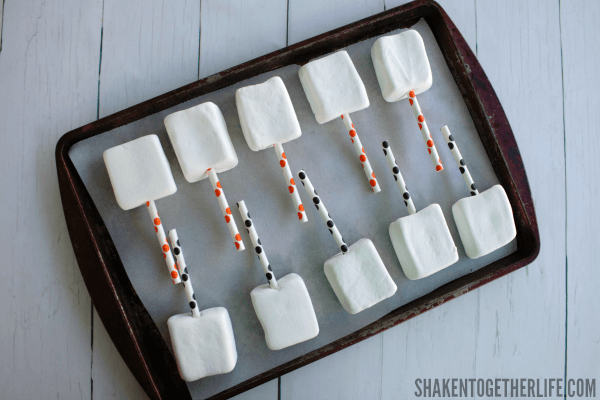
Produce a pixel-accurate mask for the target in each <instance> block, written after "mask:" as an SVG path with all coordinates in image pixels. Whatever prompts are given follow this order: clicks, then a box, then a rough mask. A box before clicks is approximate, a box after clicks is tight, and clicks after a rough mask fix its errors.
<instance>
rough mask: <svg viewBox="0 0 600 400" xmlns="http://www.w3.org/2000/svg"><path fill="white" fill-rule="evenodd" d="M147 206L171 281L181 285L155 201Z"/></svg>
mask: <svg viewBox="0 0 600 400" xmlns="http://www.w3.org/2000/svg"><path fill="white" fill-rule="evenodd" d="M146 206H147V207H148V212H149V213H150V218H151V219H152V223H153V224H154V230H155V231H156V236H157V237H158V244H159V245H160V248H161V250H162V253H163V257H164V258H165V262H166V263H167V268H168V269H169V275H170V276H171V279H173V283H180V282H181V279H180V278H179V273H178V272H177V268H176V266H175V260H174V259H173V254H172V253H171V248H170V247H169V243H168V242H167V236H166V235H165V230H164V229H163V225H162V222H161V220H160V217H159V215H158V211H157V210H156V204H154V201H147V202H146Z"/></svg>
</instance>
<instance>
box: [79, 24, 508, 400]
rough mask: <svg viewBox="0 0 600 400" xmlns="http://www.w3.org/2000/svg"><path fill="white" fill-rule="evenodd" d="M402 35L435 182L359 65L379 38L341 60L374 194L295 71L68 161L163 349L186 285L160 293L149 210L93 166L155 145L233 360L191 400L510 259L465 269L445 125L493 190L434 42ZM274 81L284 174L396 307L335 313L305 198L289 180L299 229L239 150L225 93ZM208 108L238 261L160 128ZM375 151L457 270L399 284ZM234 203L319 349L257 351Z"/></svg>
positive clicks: (415, 139)
mask: <svg viewBox="0 0 600 400" xmlns="http://www.w3.org/2000/svg"><path fill="white" fill-rule="evenodd" d="M413 29H416V30H417V31H419V32H420V33H421V35H422V36H423V39H424V41H425V46H426V49H427V54H428V56H429V61H430V63H431V68H432V73H433V86H432V87H431V89H429V90H428V91H426V92H425V93H423V94H421V95H419V96H418V99H419V103H420V105H421V108H422V111H423V114H424V116H425V117H426V118H427V121H428V125H429V129H430V130H431V133H432V136H433V139H434V141H435V143H436V145H437V147H438V152H439V153H440V157H441V160H442V163H443V165H444V167H445V170H444V171H443V172H440V173H438V172H435V168H434V165H433V163H432V161H431V159H430V156H429V154H428V153H427V150H426V147H425V144H424V143H423V139H422V137H421V133H420V132H419V130H418V127H417V124H416V121H415V118H414V116H413V114H412V110H411V107H410V105H409V104H408V101H407V100H403V101H400V102H397V103H387V102H385V101H384V99H383V97H382V96H381V92H380V89H379V85H378V83H377V79H376V76H375V71H374V69H373V65H372V61H371V55H370V48H371V46H372V44H373V43H374V42H375V40H376V39H377V38H372V39H369V40H366V41H363V42H359V43H356V44H354V45H352V46H349V47H347V48H346V49H345V50H346V51H348V53H349V54H350V57H351V58H352V60H353V62H354V65H355V66H356V68H357V70H358V73H359V74H360V76H361V78H362V79H363V82H364V84H365V86H366V88H367V92H368V94H369V100H370V102H371V106H370V107H369V108H367V109H365V110H362V111H359V112H356V113H353V114H351V117H352V120H353V123H354V126H355V127H356V129H357V132H358V135H359V137H360V138H361V141H362V143H363V146H364V148H365V151H366V154H367V156H368V157H369V159H370V162H371V165H372V167H373V169H374V171H375V173H376V174H377V177H378V179H379V184H380V186H381V188H382V191H381V192H380V193H378V194H373V193H372V192H371V189H370V187H369V185H368V183H367V180H366V177H365V175H364V172H363V171H362V167H361V165H360V163H359V162H358V160H357V158H356V153H355V152H354V148H353V145H352V143H351V142H350V138H349V136H348V133H347V132H346V129H345V127H344V124H343V122H342V120H341V119H337V120H334V121H331V122H329V123H326V124H324V125H319V124H318V123H317V122H316V121H315V118H314V115H313V114H312V111H311V110H310V106H309V104H308V101H307V100H306V97H305V95H304V92H303V90H302V87H301V84H300V80H299V78H298V69H299V66H296V65H292V66H288V67H285V68H282V69H279V70H277V71H272V72H269V73H266V74H262V75H260V76H257V77H254V78H252V79H248V80H246V81H244V82H241V83H238V84H236V85H233V86H230V87H227V88H225V89H222V90H219V91H217V92H213V93H210V94H207V95H205V96H201V97H199V98H196V99H194V100H192V101H189V102H186V103H183V104H180V105H178V106H176V107H173V108H171V109H169V110H166V111H162V112H159V113H156V114H154V115H151V116H149V117H146V118H144V119H142V120H139V121H136V122H134V123H131V124H129V125H126V126H122V127H120V128H117V129H115V130H113V131H110V132H107V133H104V134H102V135H99V136H95V137H92V138H90V139H87V140H84V141H82V142H79V143H77V144H76V145H75V146H73V148H72V149H71V150H70V152H69V155H70V157H71V159H72V160H73V163H74V165H75V167H76V168H77V170H78V172H79V174H80V175H81V178H82V180H83V182H84V184H85V185H86V188H87V189H88V191H89V193H90V195H91V197H92V199H93V200H94V202H95V204H96V206H97V208H98V210H99V212H100V214H101V215H102V218H103V219H104V222H105V224H106V226H107V228H108V230H109V232H110V234H111V236H112V238H113V241H114V242H115V245H116V247H117V250H118V252H119V255H120V256H121V259H122V261H123V264H124V266H125V269H126V271H127V273H128V275H129V278H130V280H131V281H132V283H133V286H134V287H135V289H136V291H137V293H138V295H139V296H140V298H141V300H142V301H143V303H144V305H145V306H146V308H147V309H148V312H149V313H150V315H151V316H152V318H153V319H154V321H155V322H156V324H157V325H158V327H159V329H160V331H161V333H162V334H163V337H164V338H165V340H166V341H167V343H168V344H169V346H170V338H169V334H168V329H167V324H166V321H167V319H168V318H169V317H170V316H171V315H174V314H178V313H187V312H189V307H188V306H187V301H186V297H185V294H184V291H183V287H182V286H181V285H176V286H175V285H173V284H171V280H170V278H169V275H168V271H167V268H166V266H165V263H164V259H163V257H162V256H161V251H160V248H159V247H158V245H157V243H156V235H155V233H154V231H153V229H152V223H151V222H150V220H149V216H148V211H147V210H146V207H143V206H142V207H138V208H137V209H134V210H131V211H123V210H122V209H121V208H119V206H118V205H117V203H116V200H115V197H114V194H113V191H112V188H111V185H110V181H109V178H108V174H107V172H106V168H105V166H104V163H103V160H102V153H103V151H104V150H106V149H108V148H110V147H113V146H116V145H119V144H122V143H125V142H127V141H130V140H133V139H135V138H138V137H141V136H144V135H149V134H156V135H158V137H159V138H160V140H161V143H162V145H163V147H164V149H165V153H166V155H167V158H168V159H169V162H170V164H171V169H172V171H173V176H174V178H175V181H176V184H177V188H178V191H177V193H176V194H174V195H172V196H169V197H167V198H164V199H161V200H158V201H156V204H157V207H158V210H159V213H160V215H161V219H162V221H163V224H164V225H165V230H168V229H173V228H176V229H177V232H178V234H179V238H180V241H181V244H182V249H183V251H184V252H185V253H184V254H185V257H186V262H187V264H188V270H189V272H190V276H191V278H192V280H193V283H194V289H195V292H196V297H197V299H198V303H199V306H200V308H201V309H206V308H210V307H216V306H223V307H226V308H227V309H228V311H229V314H230V316H231V320H232V324H233V330H234V334H235V339H236V345H237V351H238V363H237V366H236V368H235V369H234V371H233V372H231V373H229V374H225V375H219V376H214V377H209V378H205V379H201V380H199V381H196V382H192V383H189V384H188V387H189V389H190V392H191V394H192V397H193V398H205V397H209V396H211V395H214V394H216V393H218V392H220V391H222V390H225V389H227V388H229V387H232V386H234V385H236V384H238V383H241V382H243V381H244V380H246V379H249V378H251V377H253V376H255V375H257V374H260V373H262V372H265V371H267V370H269V369H271V368H274V367H276V366H278V365H281V364H283V363H285V362H288V361H290V360H292V359H294V358H296V357H299V356H302V355H304V354H306V353H308V352H310V351H312V350H315V349H317V348H319V347H322V346H324V345H326V344H328V343H331V342H332V341H335V340H337V339H339V338H341V337H343V336H345V335H347V334H349V333H352V332H354V331H356V330H358V329H360V328H362V327H364V326H366V325H368V324H370V323H372V322H374V321H376V320H377V319H379V318H381V317H382V316H384V315H385V314H387V313H389V312H390V311H392V310H394V309H396V308H398V307H400V306H402V305H404V304H406V303H408V302H410V301H412V300H414V299H417V298H419V297H421V296H423V295H425V294H427V293H429V292H431V291H432V290H434V289H435V288H437V287H439V286H441V285H443V284H445V283H447V282H450V281H452V280H454V279H456V278H458V277H460V276H463V275H466V274H468V273H470V272H472V271H475V270H477V269H479V268H481V267H483V266H486V265H488V264H490V263H491V262H493V261H495V260H498V259H500V258H503V257H505V256H507V255H508V254H511V253H512V252H514V251H515V250H516V241H515V240H513V242H511V243H510V244H509V245H507V246H504V247H503V248H501V249H499V250H497V251H495V252H493V253H492V254H489V255H487V256H485V257H482V258H479V259H477V260H471V259H469V258H467V256H466V254H465V252H464V248H463V246H462V243H461V242H460V238H459V235H458V231H457V229H456V225H455V223H454V220H453V218H452V212H451V207H452V204H454V203H455V202H456V201H457V200H459V199H460V198H462V197H465V196H469V192H468V190H467V188H466V186H465V183H464V180H463V178H462V176H461V174H460V173H459V172H458V168H457V167H456V165H455V162H454V159H453V157H452V154H451V152H450V150H449V149H448V147H447V145H446V144H445V141H444V138H443V136H442V134H441V132H440V130H439V128H440V127H442V126H443V125H446V124H447V125H448V126H449V127H450V129H451V131H452V133H453V136H454V137H455V139H456V140H457V143H458V145H459V148H460V150H461V152H462V154H463V157H464V159H465V161H466V163H467V165H468V166H469V170H470V172H471V174H472V175H473V179H474V180H475V183H476V184H477V187H478V189H479V190H480V191H483V190H486V189H488V188H490V187H491V186H493V185H495V184H497V183H498V179H497V177H496V175H495V174H494V171H493V169H492V165H491V163H490V160H489V159H488V157H487V155H486V153H485V150H484V149H483V146H482V144H481V141H480V140H479V136H478V135H477V132H476V130H475V126H474V124H473V122H472V120H471V117H470V115H469V113H468V111H467V108H466V106H465V104H464V101H463V99H462V96H461V94H460V92H459V90H458V88H457V86H456V84H455V82H454V80H453V78H452V75H451V73H450V71H449V69H448V67H447V65H446V63H445V60H444V58H443V56H442V54H441V52H440V49H439V47H438V45H437V43H436V41H435V39H434V37H433V34H432V33H431V30H430V29H429V27H428V25H427V23H426V22H425V21H424V20H421V21H420V22H418V23H417V24H416V25H414V26H413ZM400 31H401V30H398V31H394V32H391V33H389V34H394V33H398V32H400ZM389 34H388V35H389ZM272 76H280V77H281V78H282V79H283V81H284V83H285V85H286V87H287V89H288V91H289V93H290V96H291V98H292V103H293V105H294V108H295V110H296V113H297V115H298V119H299V121H300V126H301V127H302V133H303V135H302V137H300V138H299V139H297V140H294V141H292V142H290V143H287V144H285V145H284V150H285V152H286V155H287V158H288V161H289V163H290V167H291V169H292V173H293V174H294V175H296V172H297V171H298V170H300V169H304V170H306V172H307V174H308V176H309V177H310V179H311V181H312V183H313V184H314V186H315V188H316V189H317V191H318V192H319V195H320V197H321V199H322V200H323V202H324V204H325V205H326V207H327V209H328V211H329V212H330V214H331V216H332V218H333V220H334V221H335V223H336V225H337V226H338V228H339V229H340V232H341V233H342V235H343V236H344V239H345V240H346V242H347V243H348V244H349V245H350V244H352V243H354V242H356V241H357V240H359V239H361V238H363V237H365V238H369V239H371V240H372V241H373V242H374V244H375V246H376V247H377V249H378V251H379V254H380V255H381V258H382V259H383V262H384V263H385V265H386V267H387V269H388V271H389V273H390V275H391V277H392V279H393V280H394V282H396V284H397V285H398V291H397V292H396V294H395V295H394V296H392V297H391V298H389V299H386V300H384V301H383V302H381V303H379V304H377V305H375V306H373V307H371V308H369V309H367V310H365V311H362V312H361V313H359V314H356V315H350V314H348V313H347V312H346V311H344V309H343V308H342V306H341V304H340V303H339V301H338V300H337V298H336V296H335V294H334V292H333V290H332V289H331V287H330V286H329V283H328V282H327V279H326V277H325V275H324V273H323V263H324V262H325V260H327V259H328V258H330V257H332V256H334V255H335V254H337V253H338V248H337V246H336V245H335V242H334V241H333V239H332V237H331V235H330V233H329V231H328V230H327V229H326V227H325V224H324V223H323V221H322V220H321V218H320V216H319V215H318V212H317V211H316V210H315V208H314V207H312V206H311V204H312V202H311V199H310V198H309V196H308V194H307V193H306V191H305V190H304V188H302V186H301V185H300V184H299V182H298V190H300V196H301V198H302V201H303V203H304V204H305V206H306V209H307V216H308V222H306V223H304V224H300V223H299V222H298V218H297V216H296V212H295V210H294V206H293V203H292V199H291V196H290V195H289V192H288V191H287V187H286V185H285V181H284V178H283V175H282V173H281V168H280V167H279V164H278V160H277V156H276V154H275V150H274V149H266V150H262V151H260V152H253V151H251V150H250V149H249V147H248V145H247V144H246V142H245V140H244V137H243V134H242V131H241V127H240V123H239V119H238V115H237V110H236V107H235V90H236V89H238V88H240V87H243V86H247V85H251V84H257V83H262V82H264V81H265V80H267V79H268V78H270V77H272ZM205 101H212V102H214V103H215V104H217V105H218V106H219V107H220V108H221V111H222V112H223V115H224V117H225V120H226V122H227V127H228V129H229V133H230V136H231V140H232V142H233V145H234V147H235V149H236V152H237V155H238V158H239V164H238V166H237V167H236V168H234V169H232V170H230V171H228V172H224V173H221V174H219V178H220V181H221V184H222V185H223V189H224V191H225V194H226V196H227V199H228V201H229V204H230V207H231V208H232V211H233V216H234V219H235V221H236V224H237V225H238V228H239V229H240V232H241V235H242V239H243V240H244V243H245V245H246V251H244V252H237V251H236V250H235V248H234V246H233V243H232V240H231V237H230V235H229V231H228V229H227V227H226V226H225V222H224V221H223V217H222V215H221V211H220V208H219V205H218V202H217V199H216V198H215V195H214V192H213V190H212V187H211V185H210V182H209V181H208V179H206V180H203V181H201V182H199V183H194V184H189V183H187V182H186V181H185V179H184V177H183V174H182V172H181V168H180V167H179V164H178V162H177V159H176V157H175V153H174V151H173V148H172V147H171V144H170V142H169V139H168V137H167V133H166V130H165V127H164V124H163V119H164V117H165V116H166V115H168V114H170V113H172V112H175V111H179V110H182V109H185V108H189V107H192V106H194V105H197V104H200V103H203V102H205ZM383 140H388V141H389V142H390V145H391V146H392V149H393V151H394V155H395V156H396V160H397V162H398V165H399V167H400V169H401V171H402V174H403V176H404V179H405V181H406V183H407V186H408V187H409V190H410V193H411V196H413V201H414V203H415V206H416V208H417V210H420V209H423V208H424V207H426V206H427V205H429V204H431V203H438V204H440V206H441V207H442V210H443V212H444V215H445V217H446V221H447V222H448V226H449V228H450V232H451V234H452V237H453V239H454V241H455V243H456V246H457V248H458V252H459V257H460V259H459V261H458V262H457V263H456V264H454V265H452V266H450V267H448V268H446V269H445V270H442V271H440V272H438V273H436V274H434V275H432V276H430V277H427V278H424V279H421V280H418V281H410V280H408V279H407V278H406V277H405V276H404V274H403V273H402V270H401V267H400V264H399V262H398V260H397V258H396V255H395V253H394V249H393V247H392V243H391V241H390V239H389V234H388V227H389V224H390V223H391V222H393V221H395V220H396V219H397V218H400V217H404V216H406V215H408V213H407V211H406V208H405V206H404V204H403V201H402V198H401V193H400V191H399V190H398V188H397V186H396V184H395V182H394V179H393V176H392V173H391V171H390V170H389V167H388V165H387V161H386V159H385V157H384V155H383V152H382V150H381V142H382V141H383ZM239 200H245V201H246V204H247V206H248V209H249V211H250V213H251V214H252V219H253V222H254V224H255V226H256V229H257V232H258V234H259V236H260V238H261V242H262V244H263V247H264V249H265V252H266V254H267V256H268V257H269V261H270V263H271V266H272V267H273V270H274V272H275V274H276V277H278V278H281V277H283V276H285V275H286V274H288V273H290V272H295V273H297V274H299V275H300V276H302V278H303V279H304V281H305V282H306V286H307V288H308V291H309V293H310V295H311V299H312V302H313V305H314V308H315V312H316V314H317V319H318V321H319V327H320V333H319V335H318V336H317V337H316V338H314V339H312V340H309V341H307V342H304V343H300V344H298V345H295V346H292V347H290V348H287V349H283V350H279V351H271V350H269V349H268V348H267V346H266V344H265V341H264V334H263V331H262V328H261V326H260V323H259V321H258V319H257V318H256V314H255V313H254V310H253V308H252V304H251V301H250V291H251V290H252V289H253V288H254V287H255V286H257V285H260V284H264V283H266V278H265V277H264V274H263V272H262V268H261V267H260V264H259V261H258V260H257V258H256V256H255V254H254V252H253V251H252V246H251V241H250V238H249V237H248V235H247V234H246V232H245V230H244V229H243V228H242V227H243V222H242V220H241V218H240V216H239V213H238V211H237V207H236V206H235V202H237V201H239Z"/></svg>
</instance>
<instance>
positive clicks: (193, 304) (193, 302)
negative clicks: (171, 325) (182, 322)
mask: <svg viewBox="0 0 600 400" xmlns="http://www.w3.org/2000/svg"><path fill="white" fill-rule="evenodd" d="M190 308H191V309H192V310H193V309H194V308H196V302H195V301H190Z"/></svg>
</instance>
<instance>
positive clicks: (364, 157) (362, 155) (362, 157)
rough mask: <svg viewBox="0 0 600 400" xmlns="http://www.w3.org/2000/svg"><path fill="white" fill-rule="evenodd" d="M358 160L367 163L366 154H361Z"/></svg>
mask: <svg viewBox="0 0 600 400" xmlns="http://www.w3.org/2000/svg"><path fill="white" fill-rule="evenodd" d="M358 158H360V161H362V162H365V161H367V157H366V156H365V155H364V154H361V155H360V157H358Z"/></svg>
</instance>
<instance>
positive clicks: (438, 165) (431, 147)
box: [408, 90, 444, 172]
mask: <svg viewBox="0 0 600 400" xmlns="http://www.w3.org/2000/svg"><path fill="white" fill-rule="evenodd" d="M408 96H409V97H408V102H409V103H410V105H411V107H412V110H413V114H415V118H416V119H417V125H419V130H420V131H421V135H423V140H424V141H425V145H426V146H427V150H428V152H429V154H430V155H431V160H432V161H433V164H434V165H435V170H436V171H438V172H439V171H441V170H443V169H444V167H443V166H442V162H441V161H440V156H439V155H438V152H437V149H436V148H435V144H434V143H433V139H432V138H431V133H429V128H428V127H427V122H425V117H424V116H423V113H422V112H421V107H419V102H418V101H417V96H416V95H415V92H414V91H412V90H411V91H410V93H409V94H408Z"/></svg>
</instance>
